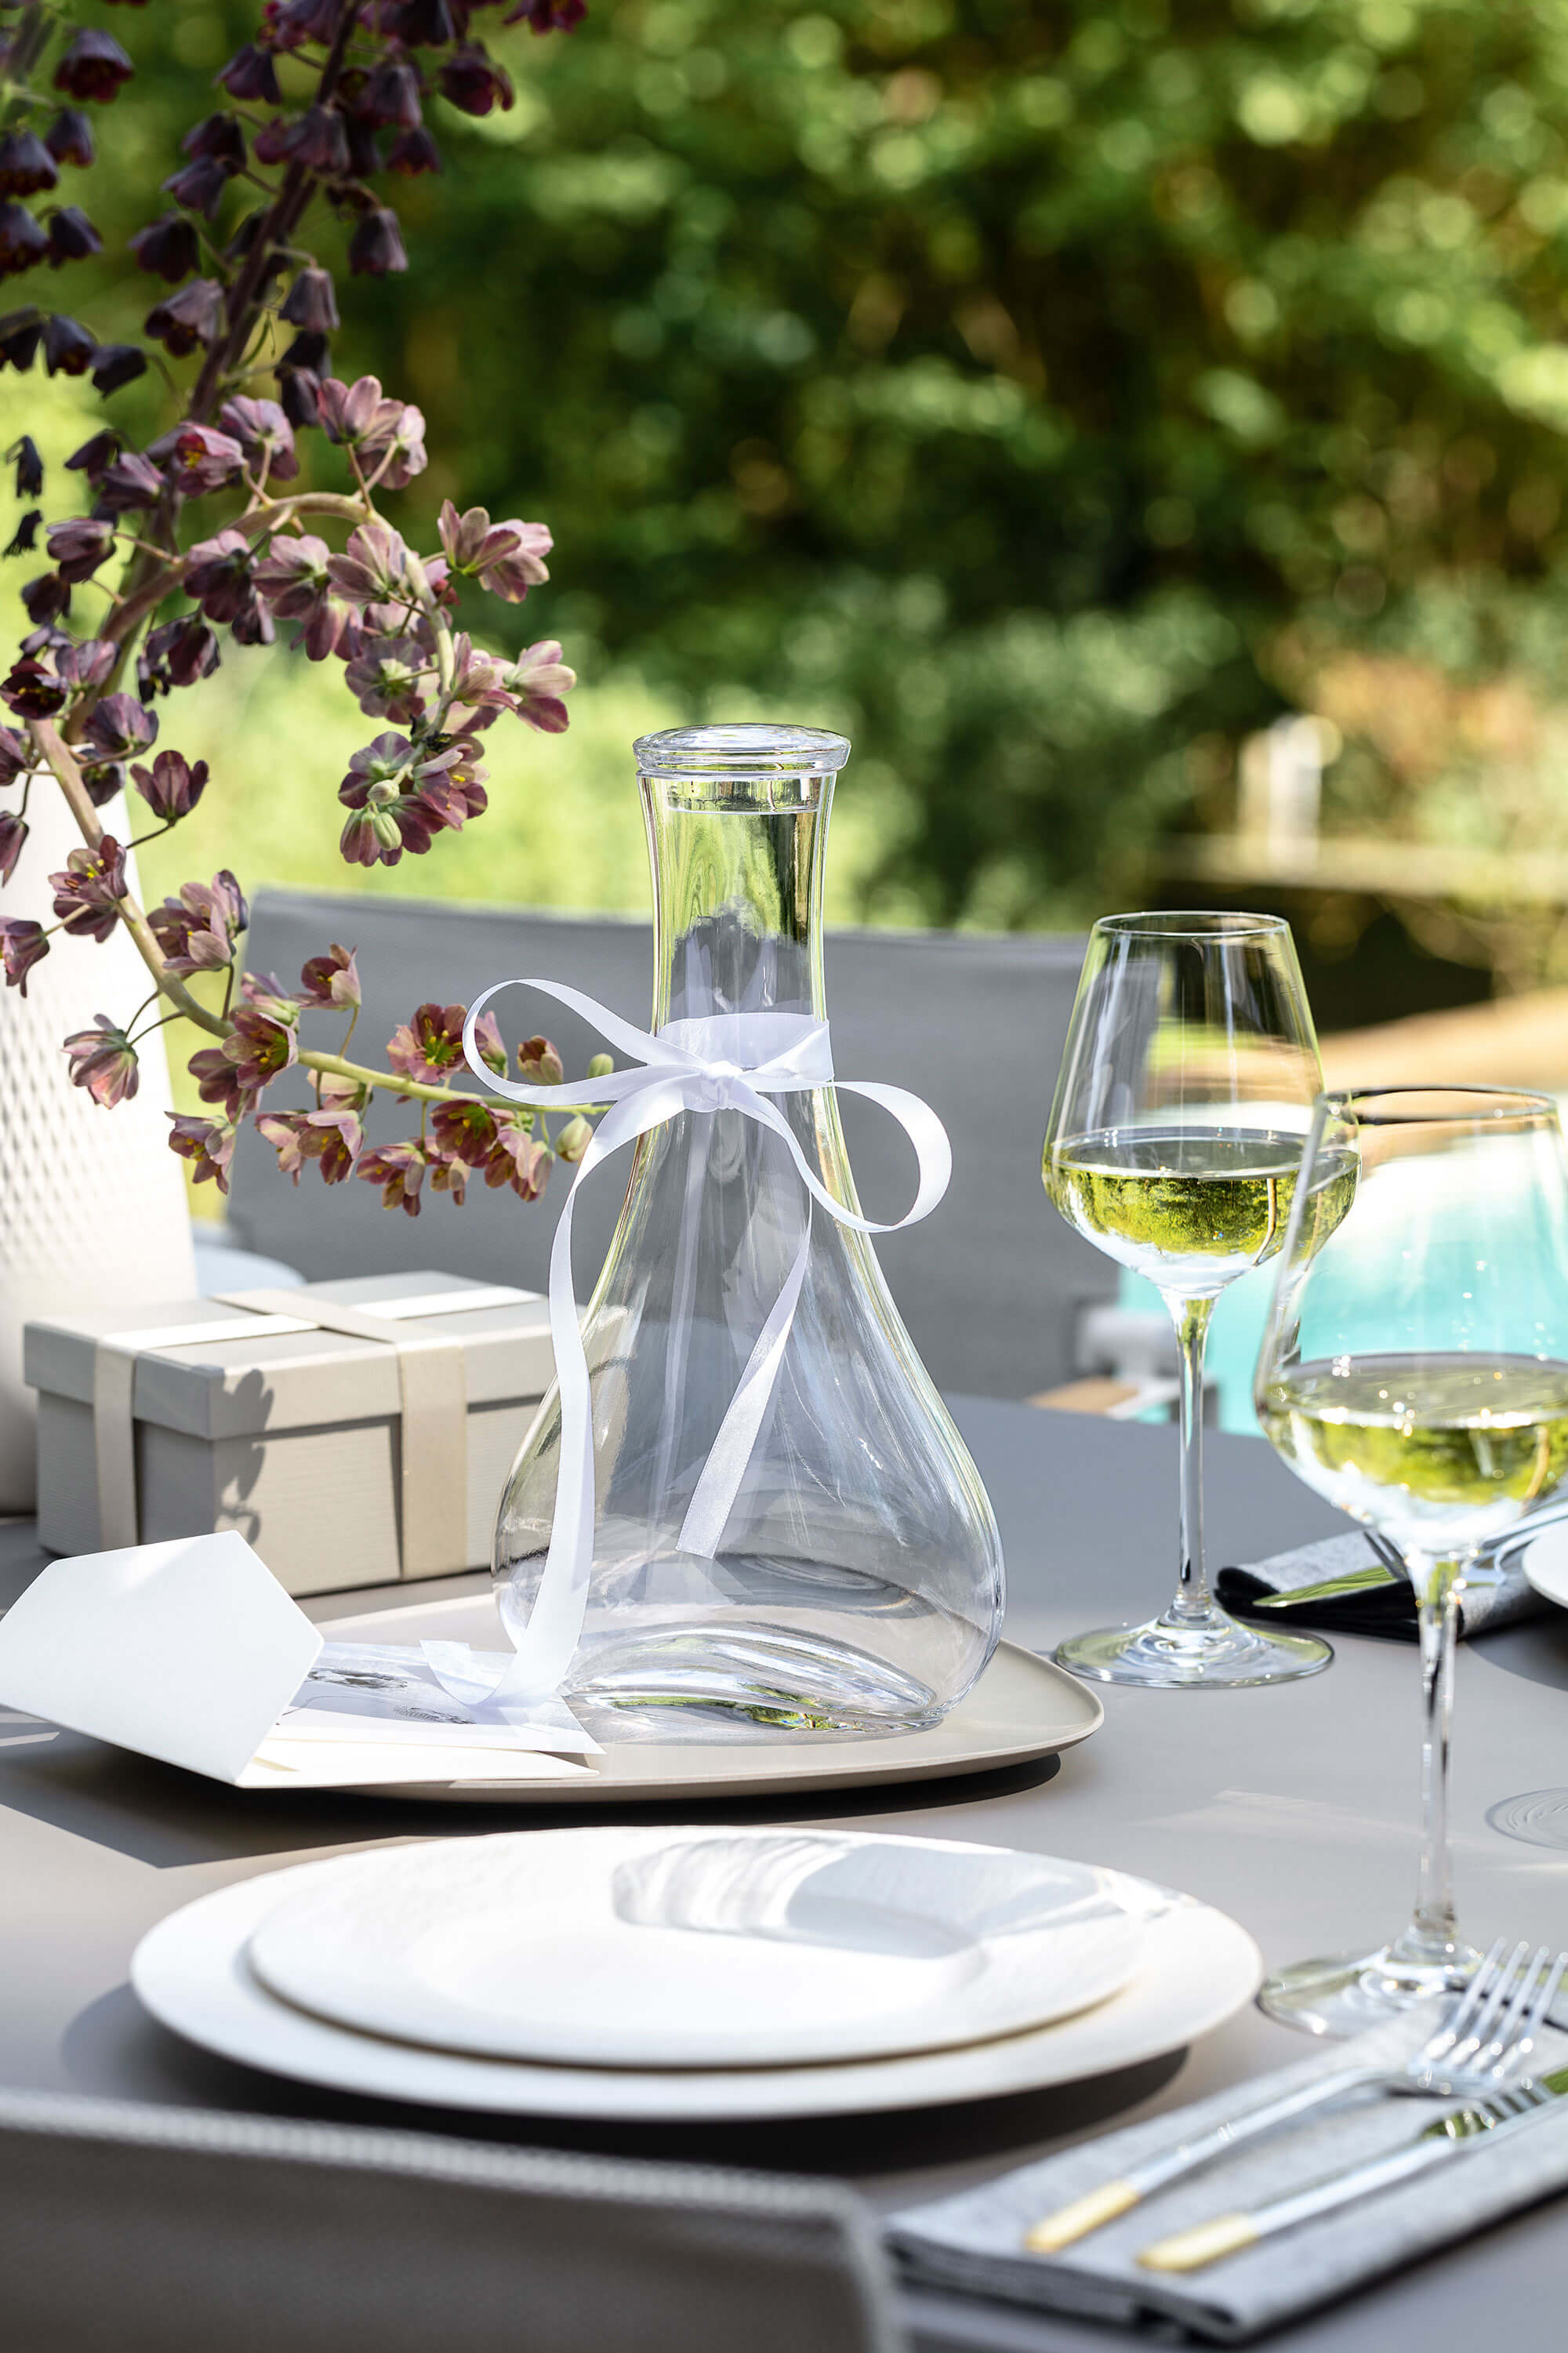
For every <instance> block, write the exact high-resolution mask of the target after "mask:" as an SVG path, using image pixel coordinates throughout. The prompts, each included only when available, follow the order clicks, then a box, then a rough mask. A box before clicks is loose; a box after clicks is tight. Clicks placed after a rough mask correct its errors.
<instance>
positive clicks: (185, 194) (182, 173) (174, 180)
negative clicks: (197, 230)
mask: <svg viewBox="0 0 1568 2353" xmlns="http://www.w3.org/2000/svg"><path fill="white" fill-rule="evenodd" d="M234 172H235V166H234V165H233V164H229V163H226V162H225V161H224V159H223V157H222V156H221V155H193V156H192V158H191V160H190V162H189V163H188V164H181V166H180V168H179V170H178V171H177V172H171V173H170V174H169V176H168V178H167V179H166V180H165V181H164V183H163V194H164V195H166V196H173V197H174V202H175V203H176V204H177V205H183V206H184V208H185V210H186V211H187V212H192V213H200V214H201V215H202V216H203V217H204V219H206V220H214V219H216V216H217V208H218V206H219V205H220V204H221V203H222V202H223V192H224V190H225V189H226V187H227V185H228V184H229V182H230V180H231V179H232V178H233V177H234Z"/></svg>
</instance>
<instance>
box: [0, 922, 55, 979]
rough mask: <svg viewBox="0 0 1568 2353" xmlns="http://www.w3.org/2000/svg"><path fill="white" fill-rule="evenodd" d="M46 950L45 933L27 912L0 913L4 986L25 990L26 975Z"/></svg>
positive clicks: (47, 947)
mask: <svg viewBox="0 0 1568 2353" xmlns="http://www.w3.org/2000/svg"><path fill="white" fill-rule="evenodd" d="M48 952H49V942H48V934H47V933H46V931H45V930H44V927H43V925H42V923H35V922H34V920H33V918H32V916H31V915H0V964H3V965H4V966H5V986H6V987H7V988H19V989H20V990H21V992H22V995H23V996H24V997H26V994H27V975H28V974H29V973H30V972H31V971H32V969H33V966H34V965H36V964H37V963H38V962H39V961H40V960H41V959H42V958H43V957H44V956H47V955H48Z"/></svg>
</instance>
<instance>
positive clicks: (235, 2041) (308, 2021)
mask: <svg viewBox="0 0 1568 2353" xmlns="http://www.w3.org/2000/svg"><path fill="white" fill-rule="evenodd" d="M333 1869H334V1864H333V1862H314V1863H304V1864H299V1865H296V1866H294V1867H293V1868H291V1869H289V1870H287V1871H282V1872H275V1873H263V1874H262V1875H261V1876H259V1877H257V1878H253V1879H246V1880H241V1881H239V1882H237V1883H236V1884H235V1885H233V1886H230V1887H225V1888H220V1889H219V1890H218V1891H217V1892H216V1894H211V1895H205V1896H203V1897H201V1898H200V1899H199V1900H198V1901H197V1902H195V1903H194V1904H189V1905H185V1906H184V1909H183V1910H181V1911H178V1912H175V1913H173V1914H171V1915H170V1916H169V1917H168V1918H167V1919H166V1920H163V1921H161V1922H160V1923H159V1925H158V1926H156V1927H155V1928H153V1930H152V1931H151V1932H150V1933H149V1934H148V1935H147V1936H144V1937H143V1938H142V1942H141V1944H140V1945H139V1946H138V1947H137V1949H136V1953H135V1956H134V1957H133V1959H132V1969H131V1978H132V1985H133V1986H134V1988H135V1989H136V1992H137V1994H138V1995H139V1997H140V1999H141V2000H142V2003H143V2004H144V2006H145V2007H146V2009H147V2010H149V2011H150V2012H151V2013H152V2015H153V2017H154V2018H155V2019H157V2020H158V2021H159V2022H160V2023H161V2024H162V2025H163V2026H166V2027H168V2028H170V2029H172V2031H174V2033H176V2034H181V2035H183V2036H184V2037H185V2039H186V2040H187V2041H188V2042H195V2043H197V2044H199V2045H200V2046H201V2048H203V2049H204V2050H206V2051H210V2052H216V2053H217V2054H218V2055H219V2056H221V2057H223V2058H225V2059H229V2060H235V2061H237V2062H238V2063H240V2064H242V2065H245V2066H251V2067H259V2068H263V2069H266V2070H267V2071H268V2072H269V2073H273V2074H277V2075H284V2076H288V2077H290V2078H292V2079H293V2080H294V2081H296V2082H299V2083H305V2084H315V2085H318V2086H325V2087H328V2088H331V2089H332V2090H336V2091H342V2092H351V2093H357V2094H368V2095H370V2096H371V2097H374V2098H380V2099H386V2100H403V2101H413V2102H417V2103H422V2104H425V2105H431V2106H437V2107H444V2108H466V2109H470V2110H482V2111H487V2112H489V2113H491V2114H498V2115H503V2116H556V2117H578V2118H601V2119H615V2120H616V2121H620V2122H627V2121H637V2122H649V2123H667V2124H668V2123H679V2122H691V2123H699V2122H708V2123H721V2122H738V2121H742V2120H755V2119H763V2118H771V2117H782V2116H847V2115H857V2114H868V2113H874V2112H882V2111H887V2110H892V2109H900V2108H918V2107H931V2106H943V2105H951V2104H952V2103H953V2102H957V2101H963V2100H978V2099H988V2098H994V2097H996V2096H998V2095H1001V2094H1008V2093H1016V2092H1025V2091H1035V2090H1039V2089H1041V2088H1042V2087H1044V2086H1046V2085H1049V2084H1070V2083H1077V2082H1080V2081H1082V2080H1083V2079H1085V2078H1087V2077H1090V2076H1095V2075H1102V2074H1107V2073H1111V2072H1113V2071H1114V2070H1116V2069H1119V2068H1123V2067H1131V2066H1135V2065H1137V2064H1138V2063H1140V2062H1142V2061H1145V2060H1149V2059H1154V2058H1158V2057H1161V2056H1163V2054H1164V2053H1166V2052H1173V2051H1179V2050H1181V2049H1182V2048H1184V2046H1185V2045H1186V2044H1187V2043H1189V2042H1194V2041H1195V2040H1196V2039H1197V2038H1198V2037H1199V2036H1201V2035H1205V2034H1208V2033H1211V2032H1212V2031H1214V2029H1215V2027H1217V2026H1220V2025H1222V2024H1223V2023H1224V2021H1226V2019H1227V2018H1229V2017H1231V2016H1232V2015H1233V2014H1234V2012H1236V2011H1237V2010H1240V2009H1241V2008H1242V2007H1243V2006H1244V2005H1245V2004H1246V2003H1247V2002H1248V2001H1249V2000H1251V1998H1252V1996H1253V1994H1254V1993H1255V1992H1256V1990H1257V1988H1258V1982H1259V1979H1260V1978H1261V1976H1262V1958H1261V1956H1260V1955H1259V1953H1258V1947H1257V1946H1256V1945H1255V1944H1254V1943H1253V1941H1252V1938H1251V1937H1250V1936H1248V1935H1247V1932H1246V1930H1245V1929H1244V1928H1241V1927H1239V1926H1237V1923H1236V1922H1235V1921H1234V1920H1231V1919H1228V1918H1227V1917H1226V1915H1225V1914H1224V1913H1222V1912H1215V1911H1213V1910H1211V1909H1210V1908H1209V1907H1208V1906H1207V1905H1202V1904H1198V1903H1195V1902H1194V1900H1193V1899H1192V1898H1190V1897H1187V1896H1173V1895H1170V1894H1166V1893H1164V1892H1163V1891H1162V1890H1160V1889H1158V1888H1154V1887H1152V1886H1151V1885H1149V1883H1147V1882H1142V1881H1136V1880H1125V1879H1123V1880H1121V1881H1119V1882H1118V1891H1119V1893H1120V1894H1121V1898H1122V1900H1123V1902H1125V1903H1126V1904H1128V1905H1129V1906H1130V1907H1131V1906H1132V1905H1141V1906H1142V1913H1143V1930H1144V1939H1143V1948H1142V1955H1141V1957H1140V1959H1139V1961H1138V1964H1137V1967H1136V1968H1134V1970H1133V1973H1132V1975H1131V1978H1130V1979H1129V1980H1128V1982H1127V1983H1126V1985H1125V1986H1123V1987H1122V1989H1121V1992H1120V1993H1115V1994H1112V1995H1110V1997H1109V1998H1108V1999H1107V2000H1104V2001H1101V2002H1097V2003H1096V2004H1095V2005H1094V2006H1093V2007H1092V2008H1091V2009H1089V2010H1079V2011H1076V2012H1075V2013H1074V2014H1073V2015H1072V2016H1071V2017H1069V2018H1065V2019H1062V2020H1059V2021H1058V2022H1057V2023H1056V2024H1054V2025H1051V2026H1039V2027H1033V2028H1030V2029H1029V2030H1028V2031H1026V2032H1024V2033H1021V2034H1007V2035H998V2036H994V2037H993V2038H992V2039H991V2040H989V2041H987V2042H972V2043H963V2044H961V2045H960V2046H958V2047H957V2048H956V2049H953V2050H947V2051H930V2052H919V2053H915V2054H912V2055H910V2054H905V2055H901V2056H900V2057H897V2058H886V2059H868V2060H859V2061H855V2062H852V2063H837V2064H833V2065H826V2066H795V2067H752V2068H731V2069H721V2068H687V2069H679V2068H672V2067H663V2068H651V2069H636V2068H620V2067H567V2066H544V2065H540V2064H538V2063H532V2062H527V2061H521V2060H508V2059H484V2058H474V2057H471V2056H468V2055H465V2054H460V2053H458V2052H447V2051H433V2050H430V2049H428V2048H423V2047H421V2046H419V2045H417V2044H415V2043H408V2042H389V2041H385V2040H384V2039H383V2038H381V2037H379V2036H377V2035H374V2034H362V2033H356V2032H355V2031H353V2030H352V2029H350V2028H347V2027H342V2026H335V2025H332V2024H331V2023H330V2022H329V2021H327V2020H325V2019H321V2018H315V2017H312V2016H311V2015H310V2013H309V2012H308V2011H305V2010H299V2009H296V2008H295V2007H294V2006H293V2005H292V2004H291V2003H289V2002H285V2001H281V2000H279V1999H278V1997H277V1996H276V1995H275V1994H272V1993H269V1992H268V1990H267V1989H266V1987H265V1986H263V1984H262V1983H261V1981H260V1979H259V1978H258V1977H257V1976H256V1974H255V1973H254V1971H253V1970H252V1968H251V1967H250V1964H249V1961H248V1958H247V1947H248V1946H249V1943H250V1940H251V1937H252V1936H254V1935H255V1933H256V1931H257V1930H258V1928H259V1927H260V1926H261V1924H262V1922H263V1921H264V1920H265V1919H266V1918H267V1916H268V1914H269V1913H270V1912H272V1911H273V1910H274V1909H275V1908H276V1907H277V1906H278V1905H279V1904H280V1903H282V1902H284V1901H287V1900H289V1899H291V1898H293V1897H294V1896H295V1895H297V1894H304V1893H307V1892H310V1891H311V1890H312V1888H313V1886H321V1885H323V1884H324V1883H325V1882H326V1880H327V1877H328V1875H329V1874H330V1873H331V1872H332V1870H333Z"/></svg>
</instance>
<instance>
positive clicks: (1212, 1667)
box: [1043, 913, 1355, 1690]
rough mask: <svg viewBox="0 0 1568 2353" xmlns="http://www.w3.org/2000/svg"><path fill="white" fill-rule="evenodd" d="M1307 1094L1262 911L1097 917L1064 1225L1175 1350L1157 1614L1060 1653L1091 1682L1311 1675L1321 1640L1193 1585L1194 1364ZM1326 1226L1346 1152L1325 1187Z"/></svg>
mask: <svg viewBox="0 0 1568 2353" xmlns="http://www.w3.org/2000/svg"><path fill="white" fill-rule="evenodd" d="M1320 1086H1321V1073H1320V1070H1319V1064H1318V1045H1317V1039H1316V1037H1315V1036H1314V1034H1313V1029H1312V1017H1311V1015H1310V1012H1309V1011H1308V1009H1307V996H1306V990H1305V988H1304V987H1303V986H1302V981H1301V974H1300V966H1299V965H1298V964H1297V962H1296V950H1295V945H1294V943H1293V942H1292V940H1291V937H1290V929H1289V924H1288V923H1283V922H1282V921H1281V920H1280V919H1279V917H1278V916H1275V915H1243V914H1234V915H1231V914H1210V913H1183V914H1136V915H1107V916H1105V917H1103V918H1102V919H1101V920H1100V922H1099V923H1096V925H1095V926H1094V930H1093V932H1092V933H1091V934H1090V936H1089V952H1088V954H1087V955H1086V956H1085V958H1084V967H1083V973H1082V976H1081V978H1080V979H1079V988H1078V999H1077V1002H1076V1004H1075V1005H1074V1007H1073V1015H1072V1023H1071V1027H1070V1028H1069V1029H1068V1041H1067V1047H1066V1050H1065V1052H1064V1054H1063V1057H1062V1069H1061V1076H1060V1079H1059V1080H1058V1084H1057V1094H1056V1101H1055V1103H1054V1104H1053V1105H1052V1109H1051V1119H1050V1126H1049V1128H1048V1130H1047V1135H1046V1147H1045V1158H1044V1165H1043V1173H1044V1177H1045V1185H1046V1190H1047V1193H1048V1195H1049V1196H1050V1198H1051V1200H1052V1201H1053V1202H1054V1203H1055V1205H1056V1207H1057V1208H1058V1209H1059V1210H1060V1211H1061V1214H1062V1216H1063V1217H1064V1218H1066V1219H1067V1220H1068V1224H1069V1225H1072V1226H1075V1227H1076V1228H1077V1229H1078V1230H1079V1233H1080V1234H1082V1235H1084V1236H1085V1237H1086V1238H1087V1239H1088V1240H1089V1241H1091V1242H1093V1243H1094V1244H1095V1245H1096V1246H1097V1247H1098V1248H1099V1249H1100V1250H1105V1251H1106V1252H1107V1253H1108V1254H1109V1255H1110V1257H1112V1258H1114V1259H1119V1260H1120V1261H1121V1264H1122V1265H1123V1266H1128V1267H1131V1268H1133V1269H1134V1270H1135V1271H1137V1272H1138V1273H1140V1274H1142V1275H1146V1276H1147V1277H1148V1278H1149V1280H1150V1281H1151V1282H1153V1283H1154V1284H1155V1286H1156V1287H1157V1289H1158V1290H1159V1292H1160V1293H1161V1296H1162V1297H1163V1300H1164V1303H1165V1305H1166V1307H1167V1309H1168V1310H1169V1312H1170V1314H1171V1318H1172V1321H1173V1324H1175V1327H1176V1335H1177V1338H1178V1341H1179V1343H1180V1346H1181V1362H1182V1391H1181V1416H1182V1442H1181V1454H1182V1472H1181V1542H1180V1571H1179V1580H1178V1584H1177V1588H1176V1593H1175V1597H1174V1599H1173V1601H1172V1602H1171V1605H1170V1607H1169V1609H1166V1610H1165V1611H1164V1612H1163V1615H1162V1616H1160V1617H1158V1618H1155V1619H1152V1620H1150V1621H1149V1622H1148V1623H1147V1624H1144V1625H1141V1626H1108V1627H1104V1628H1101V1629H1100V1630H1097V1631H1095V1632H1093V1633H1089V1634H1079V1635H1076V1636H1074V1637H1073V1639H1072V1640H1071V1641H1067V1642H1064V1643H1063V1644H1062V1645H1061V1647H1060V1648H1059V1649H1058V1651H1057V1653H1056V1655H1057V1658H1058V1661H1059V1662H1060V1663H1061V1664H1062V1665H1063V1666H1065V1667H1068V1668H1070V1669H1071V1670H1072V1672H1074V1673H1075V1674H1079V1675H1089V1676H1091V1677H1093V1678H1094V1679H1096V1680H1097V1681H1099V1682H1103V1683H1143V1684H1157V1685H1162V1686H1164V1687H1166V1688H1173V1689H1181V1690H1193V1689H1197V1690H1213V1689H1215V1688H1234V1687H1236V1686H1237V1685H1245V1684H1251V1683H1280V1682H1285V1681H1288V1680H1289V1679H1291V1678H1293V1677H1295V1676H1298V1675H1310V1674H1315V1673H1316V1672H1318V1670H1319V1669H1320V1668H1321V1667H1326V1666H1327V1665H1328V1663H1329V1661H1330V1659H1331V1656H1332V1655H1333V1654H1332V1652H1331V1651H1330V1649H1329V1646H1328V1644H1327V1643H1326V1642H1322V1641H1319V1640H1318V1639H1317V1637H1316V1636H1315V1635H1305V1634H1283V1633H1279V1634H1277V1633H1274V1632H1272V1631H1269V1632H1264V1631H1263V1630H1261V1629H1257V1628H1254V1627H1251V1626H1247V1625H1243V1624H1242V1623H1241V1622H1240V1621H1239V1620H1237V1619H1234V1618H1232V1617H1230V1616H1229V1615H1228V1614H1227V1613H1226V1611H1225V1610H1223V1609H1221V1608H1220V1607H1219V1605H1218V1603H1217V1602H1215V1600H1214V1599H1213V1597H1212V1596H1211V1594H1210V1592H1209V1589H1208V1585H1207V1581H1206V1578H1205V1571H1204V1538H1203V1414H1202V1400H1203V1364H1204V1342H1205V1337H1206V1335H1207V1332H1208V1323H1209V1317H1210V1314H1212V1312H1213V1309H1214V1303H1215V1299H1216V1298H1217V1297H1218V1296H1219V1294H1220V1293H1221V1292H1222V1291H1223V1290H1224V1289H1225V1287H1226V1284H1227V1283H1230V1282H1235V1280H1236V1278H1237V1276H1238V1275H1241V1274H1245V1273H1246V1272H1247V1270H1248V1269H1249V1268H1251V1267H1254V1266H1258V1265H1260V1264H1261V1263H1262V1261H1264V1260H1266V1259H1268V1258H1270V1257H1272V1256H1273V1254H1274V1252H1275V1251H1277V1250H1279V1245H1280V1242H1281V1240H1283V1238H1284V1233H1285V1228H1286V1224H1287V1221H1288V1219H1289V1213H1290V1205H1291V1200H1292V1198H1293V1196H1294V1193H1295V1187H1296V1182H1297V1178H1298V1176H1299V1175H1300V1165H1301V1150H1302V1146H1303V1145H1304V1144H1305V1142H1306V1137H1307V1129H1308V1126H1309V1124H1310V1116H1311V1105H1312V1103H1313V1099H1314V1097H1315V1096H1316V1094H1317V1092H1318V1089H1319V1087H1320ZM1318 1181H1319V1183H1320V1186H1321V1192H1322V1198H1321V1200H1320V1201H1319V1202H1318V1203H1317V1204H1316V1210H1317V1217H1316V1220H1315V1221H1316V1222H1318V1223H1321V1225H1322V1226H1323V1228H1324V1229H1325V1230H1327V1229H1329V1228H1330V1227H1331V1225H1332V1224H1333V1222H1334V1221H1335V1220H1336V1219H1338V1218H1342V1216H1343V1215H1344V1212H1345V1210H1346V1209H1347V1208H1349V1206H1350V1202H1351V1198H1352V1195H1353V1193H1354V1190H1355V1164H1354V1159H1353V1156H1352V1155H1348V1154H1347V1155H1345V1158H1344V1160H1343V1163H1342V1165H1341V1166H1336V1167H1334V1168H1333V1169H1331V1170H1329V1171H1326V1172H1320V1176H1319V1180H1318Z"/></svg>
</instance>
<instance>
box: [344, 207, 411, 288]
mask: <svg viewBox="0 0 1568 2353" xmlns="http://www.w3.org/2000/svg"><path fill="white" fill-rule="evenodd" d="M407 267H408V256H407V254H406V253H405V251H404V247H403V231H402V230H401V229H400V228H399V227H398V225H397V215H396V214H395V212H389V211H388V209H387V207H386V206H384V205H377V206H374V208H373V209H372V210H371V211H370V212H368V213H366V214H364V215H363V217H362V218H361V220H360V223H359V226H358V227H357V228H356V229H355V230H354V233H353V237H350V239H349V274H350V276H351V277H353V278H386V277H389V276H391V275H393V274H395V272H396V271H398V270H400V269H407Z"/></svg>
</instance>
